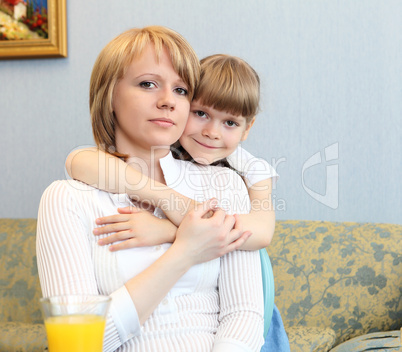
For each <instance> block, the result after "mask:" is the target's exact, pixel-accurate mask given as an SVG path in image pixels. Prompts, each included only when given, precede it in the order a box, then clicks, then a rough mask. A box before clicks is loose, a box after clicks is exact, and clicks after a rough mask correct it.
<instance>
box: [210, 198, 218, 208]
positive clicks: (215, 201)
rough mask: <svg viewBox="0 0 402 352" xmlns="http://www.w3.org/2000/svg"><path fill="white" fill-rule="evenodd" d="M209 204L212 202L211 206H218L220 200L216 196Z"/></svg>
mask: <svg viewBox="0 0 402 352" xmlns="http://www.w3.org/2000/svg"><path fill="white" fill-rule="evenodd" d="M209 204H210V206H211V208H217V207H218V200H217V199H216V198H212V199H211V201H210V203H209Z"/></svg>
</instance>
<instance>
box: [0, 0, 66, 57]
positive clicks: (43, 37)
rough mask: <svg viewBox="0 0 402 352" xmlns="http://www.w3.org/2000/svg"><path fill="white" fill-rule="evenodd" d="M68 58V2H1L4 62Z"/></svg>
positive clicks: (0, 49) (0, 51)
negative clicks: (10, 60) (9, 60)
mask: <svg viewBox="0 0 402 352" xmlns="http://www.w3.org/2000/svg"><path fill="white" fill-rule="evenodd" d="M45 57H67V14H66V0H0V59H3V60H4V59H32V58H45Z"/></svg>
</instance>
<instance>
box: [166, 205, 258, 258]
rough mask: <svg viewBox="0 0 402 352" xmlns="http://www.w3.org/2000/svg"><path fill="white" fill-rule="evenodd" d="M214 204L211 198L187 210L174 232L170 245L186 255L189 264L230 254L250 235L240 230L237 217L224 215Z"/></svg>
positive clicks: (240, 226)
mask: <svg viewBox="0 0 402 352" xmlns="http://www.w3.org/2000/svg"><path fill="white" fill-rule="evenodd" d="M215 204H216V200H215V199H212V200H209V201H206V202H204V203H202V204H201V205H200V206H198V207H197V208H196V209H194V210H191V211H190V212H189V213H188V214H187V215H186V216H185V217H184V219H183V221H182V222H181V224H180V226H179V228H178V229H177V232H176V240H175V242H174V243H173V246H174V247H176V248H178V249H179V250H180V251H184V252H186V253H188V254H189V258H191V259H190V260H191V262H192V263H191V265H195V264H200V263H204V262H207V261H210V260H213V259H216V258H219V257H221V256H223V255H225V254H227V253H229V252H231V251H234V250H236V249H238V248H239V247H240V246H242V245H243V244H244V242H246V240H247V239H248V238H249V237H250V236H251V232H249V231H243V228H242V225H241V222H240V219H239V217H238V216H236V215H227V214H226V213H225V212H224V211H223V210H222V209H217V208H216V205H215ZM211 211H212V212H211Z"/></svg>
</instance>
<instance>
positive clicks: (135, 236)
mask: <svg viewBox="0 0 402 352" xmlns="http://www.w3.org/2000/svg"><path fill="white" fill-rule="evenodd" d="M117 211H118V212H119V214H116V215H110V216H105V217H103V218H99V219H96V224H97V225H105V226H101V227H97V228H96V229H94V231H93V233H94V235H95V236H99V235H103V234H108V233H112V234H111V235H110V236H107V237H104V238H101V239H100V240H99V241H98V244H99V245H101V246H104V245H109V244H112V243H115V242H119V243H116V244H113V245H111V246H110V247H109V250H110V251H119V250H122V249H128V248H134V247H143V246H154V245H158V244H162V243H167V242H173V240H174V234H175V232H176V226H174V225H173V224H172V223H170V221H169V220H166V219H159V218H157V217H156V216H154V215H152V214H151V213H150V212H149V211H146V210H141V209H138V208H136V207H125V208H118V209H117ZM120 241H121V242H120Z"/></svg>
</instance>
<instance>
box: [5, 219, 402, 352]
mask: <svg viewBox="0 0 402 352" xmlns="http://www.w3.org/2000/svg"><path fill="white" fill-rule="evenodd" d="M35 233H36V220H35V219H0V266H1V268H2V269H3V270H1V271H0V334H1V335H0V336H1V338H0V351H1V352H2V351H7V352H13V351H18V352H43V351H44V349H45V347H46V335H45V331H44V327H43V324H42V315H41V312H40V306H39V298H40V297H41V290H40V286H39V280H38V274H37V267H36V255H35ZM268 254H269V258H270V260H271V263H272V268H273V272H274V275H275V295H276V296H275V303H276V305H277V307H278V308H279V311H280V312H281V314H282V318H283V322H284V324H285V328H286V331H287V333H288V336H289V340H290V344H291V351H292V352H299V351H300V352H308V351H317V352H319V351H329V350H330V349H331V348H333V347H334V346H336V345H338V344H340V343H341V342H343V341H347V340H349V339H351V338H353V337H355V336H360V335H364V334H368V333H372V332H377V331H390V330H398V329H399V328H400V327H401V326H402V226H401V225H391V224H370V223H363V224H362V223H351V222H344V223H336V222H322V221H277V224H276V230H275V235H274V239H273V241H272V244H271V245H270V246H269V248H268ZM271 286H272V288H271ZM271 286H269V289H273V285H271ZM266 291H267V290H266ZM266 307H268V305H266Z"/></svg>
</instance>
